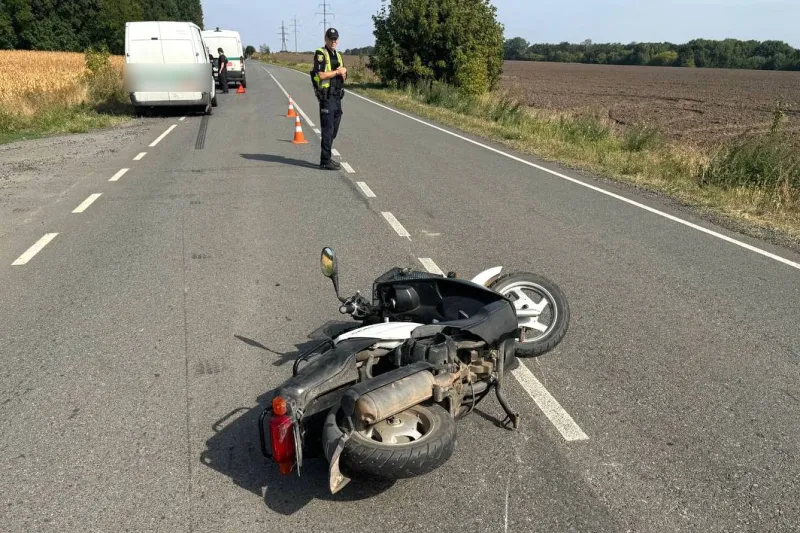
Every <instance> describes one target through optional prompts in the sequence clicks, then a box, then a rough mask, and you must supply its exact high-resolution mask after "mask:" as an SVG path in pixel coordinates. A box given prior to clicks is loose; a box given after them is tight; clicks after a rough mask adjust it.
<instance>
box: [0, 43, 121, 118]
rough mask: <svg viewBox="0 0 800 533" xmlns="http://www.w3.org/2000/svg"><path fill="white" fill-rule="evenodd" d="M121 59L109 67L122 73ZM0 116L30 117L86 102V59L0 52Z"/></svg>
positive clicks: (75, 55)
mask: <svg viewBox="0 0 800 533" xmlns="http://www.w3.org/2000/svg"><path fill="white" fill-rule="evenodd" d="M122 62H123V58H122V56H111V57H110V63H111V65H112V66H113V67H114V68H115V69H118V70H119V72H120V75H121V73H122ZM0 72H3V74H4V75H3V76H2V77H0V113H6V114H10V115H22V116H30V115H34V114H36V113H37V112H38V111H40V110H42V109H43V108H44V107H47V106H53V105H62V106H67V107H69V106H73V105H78V104H82V103H86V102H87V101H88V98H89V90H88V85H87V83H86V74H87V73H88V72H89V70H88V69H87V68H86V58H85V56H84V55H83V54H80V53H71V52H38V51H28V50H11V51H8V50H0Z"/></svg>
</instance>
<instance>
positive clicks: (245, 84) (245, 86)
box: [242, 77, 247, 89]
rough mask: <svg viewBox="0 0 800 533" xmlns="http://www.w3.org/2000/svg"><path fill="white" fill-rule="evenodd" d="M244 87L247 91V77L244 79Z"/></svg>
mask: <svg viewBox="0 0 800 533" xmlns="http://www.w3.org/2000/svg"><path fill="white" fill-rule="evenodd" d="M242 87H244V88H245V89H247V78H245V77H242Z"/></svg>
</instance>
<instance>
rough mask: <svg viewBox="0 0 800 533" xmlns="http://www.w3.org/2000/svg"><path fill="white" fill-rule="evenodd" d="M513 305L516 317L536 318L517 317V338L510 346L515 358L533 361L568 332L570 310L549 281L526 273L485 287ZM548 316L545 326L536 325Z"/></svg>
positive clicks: (517, 274)
mask: <svg viewBox="0 0 800 533" xmlns="http://www.w3.org/2000/svg"><path fill="white" fill-rule="evenodd" d="M489 288H490V289H492V290H493V291H495V292H498V293H500V294H502V295H503V296H506V297H507V298H509V299H510V300H512V301H513V302H514V308H515V309H516V311H517V313H520V312H527V313H533V314H536V316H534V317H520V319H519V324H520V336H521V338H519V339H517V342H516V343H515V344H514V347H515V351H516V355H517V356H519V357H536V356H539V355H543V354H545V353H547V352H549V351H550V350H552V349H553V348H555V347H556V346H557V345H558V344H559V343H560V342H561V341H562V340H563V339H564V336H565V335H566V334H567V330H568V329H569V320H570V310H569V304H568V303H567V297H566V295H565V294H564V292H563V291H562V290H561V288H560V287H559V286H558V285H556V284H555V283H553V282H552V281H550V280H549V279H547V278H545V277H543V276H539V275H537V274H531V273H527V272H515V273H511V274H506V275H504V276H500V277H499V278H497V279H496V280H495V281H493V282H492V283H491V285H490V286H489ZM543 315H547V316H551V320H548V321H547V322H549V323H548V324H544V323H542V322H540V318H542V316H543Z"/></svg>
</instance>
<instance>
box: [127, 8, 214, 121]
mask: <svg viewBox="0 0 800 533" xmlns="http://www.w3.org/2000/svg"><path fill="white" fill-rule="evenodd" d="M124 73H125V76H124V84H125V90H126V92H127V93H128V94H129V95H130V98H131V103H132V104H133V105H134V107H135V108H136V113H137V115H141V114H142V113H143V111H144V109H146V108H149V107H157V106H158V107H161V106H195V107H198V108H200V109H202V110H203V112H204V113H205V114H207V115H210V114H211V108H212V107H216V105H217V92H216V84H215V82H214V75H213V73H212V70H211V60H210V58H209V50H208V47H207V46H206V43H205V42H204V40H203V36H202V34H201V30H200V28H199V27H198V26H197V25H196V24H193V23H191V22H154V21H147V22H127V23H125V65H124Z"/></svg>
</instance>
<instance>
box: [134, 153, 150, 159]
mask: <svg viewBox="0 0 800 533" xmlns="http://www.w3.org/2000/svg"><path fill="white" fill-rule="evenodd" d="M146 155H147V152H139V155H137V156H136V157H134V158H133V160H134V161H141V159H142V158H143V157H144V156H146Z"/></svg>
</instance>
